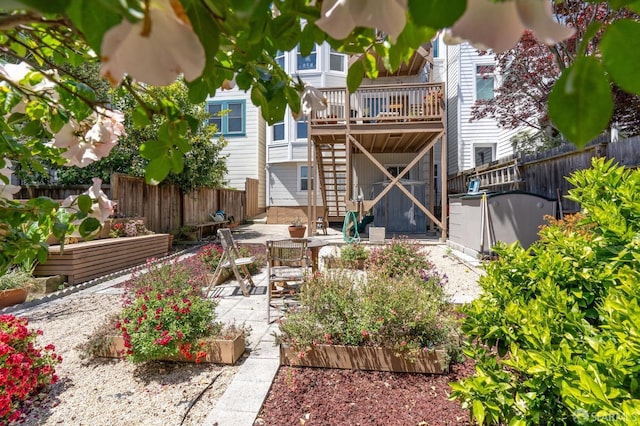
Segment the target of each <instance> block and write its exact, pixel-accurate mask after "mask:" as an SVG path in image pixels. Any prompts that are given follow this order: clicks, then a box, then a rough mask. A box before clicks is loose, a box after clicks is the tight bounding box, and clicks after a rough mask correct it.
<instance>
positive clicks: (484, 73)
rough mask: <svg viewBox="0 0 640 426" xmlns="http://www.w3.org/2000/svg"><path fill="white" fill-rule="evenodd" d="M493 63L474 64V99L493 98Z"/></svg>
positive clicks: (494, 79)
mask: <svg viewBox="0 0 640 426" xmlns="http://www.w3.org/2000/svg"><path fill="white" fill-rule="evenodd" d="M495 70H496V67H495V65H476V100H479V101H480V100H484V101H487V100H491V99H493V98H494V90H495V83H496V76H495Z"/></svg>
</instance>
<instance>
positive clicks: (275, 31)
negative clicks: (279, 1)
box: [269, 15, 300, 52]
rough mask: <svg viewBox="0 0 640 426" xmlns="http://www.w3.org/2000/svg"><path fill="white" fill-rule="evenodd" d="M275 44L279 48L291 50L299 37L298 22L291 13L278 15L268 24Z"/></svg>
mask: <svg viewBox="0 0 640 426" xmlns="http://www.w3.org/2000/svg"><path fill="white" fill-rule="evenodd" d="M269 27H270V32H271V35H272V36H273V38H274V42H275V45H276V46H277V47H278V49H279V50H282V51H285V52H286V51H289V50H293V49H294V48H295V47H296V45H297V44H298V40H299V39H300V24H299V23H298V20H297V19H296V17H295V16H293V15H280V16H278V17H277V18H276V19H274V20H273V21H271V24H270V25H269Z"/></svg>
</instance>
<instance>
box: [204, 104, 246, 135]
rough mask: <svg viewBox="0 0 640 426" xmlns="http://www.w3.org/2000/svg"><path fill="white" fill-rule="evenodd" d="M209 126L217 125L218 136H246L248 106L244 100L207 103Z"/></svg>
mask: <svg viewBox="0 0 640 426" xmlns="http://www.w3.org/2000/svg"><path fill="white" fill-rule="evenodd" d="M207 109H208V112H209V124H215V125H216V127H217V131H216V134H223V135H225V136H244V134H245V131H246V104H245V101H244V100H233V101H210V102H208V103H207Z"/></svg>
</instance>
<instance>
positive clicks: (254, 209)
mask: <svg viewBox="0 0 640 426" xmlns="http://www.w3.org/2000/svg"><path fill="white" fill-rule="evenodd" d="M259 185H260V181H258V179H252V178H247V179H246V181H245V184H244V191H245V199H246V203H247V204H246V206H245V215H246V217H254V216H257V215H258V213H260V210H259V208H258V190H259Z"/></svg>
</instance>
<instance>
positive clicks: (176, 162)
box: [171, 149, 184, 174]
mask: <svg viewBox="0 0 640 426" xmlns="http://www.w3.org/2000/svg"><path fill="white" fill-rule="evenodd" d="M171 169H172V170H173V172H174V173H176V174H180V173H182V170H184V158H183V157H182V153H181V152H180V151H178V150H175V149H174V150H171Z"/></svg>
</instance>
